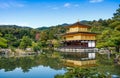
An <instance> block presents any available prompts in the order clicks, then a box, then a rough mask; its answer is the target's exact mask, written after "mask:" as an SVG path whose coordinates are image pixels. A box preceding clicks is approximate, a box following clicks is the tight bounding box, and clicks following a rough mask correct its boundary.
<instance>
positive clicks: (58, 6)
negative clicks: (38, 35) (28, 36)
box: [0, 0, 120, 28]
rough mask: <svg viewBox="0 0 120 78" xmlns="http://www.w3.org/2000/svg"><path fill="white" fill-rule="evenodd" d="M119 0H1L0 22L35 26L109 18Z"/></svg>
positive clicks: (2, 23)
mask: <svg viewBox="0 0 120 78" xmlns="http://www.w3.org/2000/svg"><path fill="white" fill-rule="evenodd" d="M119 4H120V0H0V25H19V26H29V27H32V28H38V27H42V26H55V25H58V24H63V23H68V24H72V23H75V22H77V21H78V20H79V21H82V20H88V21H92V20H99V19H100V18H101V19H108V18H111V17H112V16H113V13H115V12H116V9H118V7H119Z"/></svg>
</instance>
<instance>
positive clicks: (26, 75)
mask: <svg viewBox="0 0 120 78" xmlns="http://www.w3.org/2000/svg"><path fill="white" fill-rule="evenodd" d="M62 64H63V63H62V62H61V61H60V60H59V59H57V58H49V57H48V56H46V55H40V56H29V57H11V58H5V57H2V58H0V78H54V76H55V75H57V74H64V73H65V69H64V66H63V65H62Z"/></svg>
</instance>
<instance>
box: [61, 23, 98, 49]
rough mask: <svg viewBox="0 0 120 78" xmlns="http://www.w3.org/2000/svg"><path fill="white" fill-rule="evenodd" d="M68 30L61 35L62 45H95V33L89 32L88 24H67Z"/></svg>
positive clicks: (85, 46) (89, 46) (78, 46)
mask: <svg viewBox="0 0 120 78" xmlns="http://www.w3.org/2000/svg"><path fill="white" fill-rule="evenodd" d="M67 28H68V31H67V32H66V33H65V34H64V35H63V37H64V39H65V40H64V41H63V43H64V47H68V48H70V47H71V48H94V47H95V46H96V39H95V36H96V33H93V32H90V31H89V28H90V26H87V25H83V24H81V23H80V22H77V23H74V24H72V25H69V26H67Z"/></svg>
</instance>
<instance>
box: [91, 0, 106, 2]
mask: <svg viewBox="0 0 120 78" xmlns="http://www.w3.org/2000/svg"><path fill="white" fill-rule="evenodd" d="M103 1H104V0H89V2H90V3H99V2H103Z"/></svg>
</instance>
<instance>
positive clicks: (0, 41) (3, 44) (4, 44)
mask: <svg viewBox="0 0 120 78" xmlns="http://www.w3.org/2000/svg"><path fill="white" fill-rule="evenodd" d="M0 47H1V48H6V47H7V40H6V39H4V38H2V37H0Z"/></svg>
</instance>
